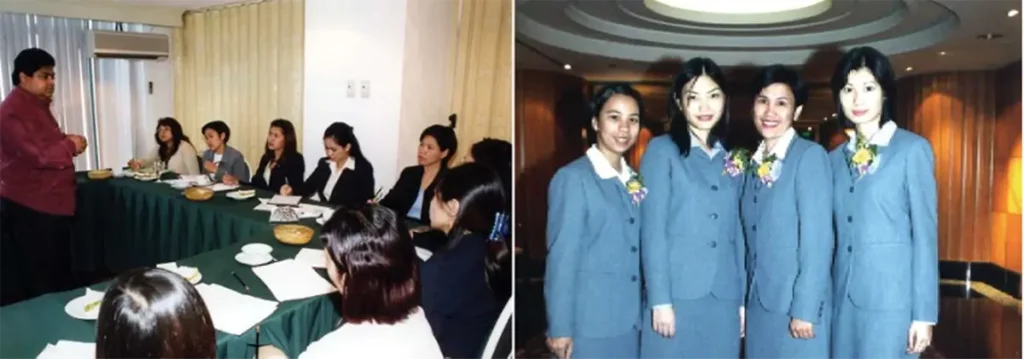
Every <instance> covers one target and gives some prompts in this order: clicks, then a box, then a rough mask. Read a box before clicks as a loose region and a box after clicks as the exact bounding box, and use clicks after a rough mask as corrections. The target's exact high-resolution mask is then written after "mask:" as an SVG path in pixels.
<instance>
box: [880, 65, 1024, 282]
mask: <svg viewBox="0 0 1024 359" xmlns="http://www.w3.org/2000/svg"><path fill="white" fill-rule="evenodd" d="M1011 67H1013V68H1016V72H1015V73H1014V72H1013V71H1009V72H1008V70H1005V69H1004V70H1001V71H974V72H956V73H945V74H929V75H921V76H914V77H910V78H904V79H902V80H900V83H899V89H898V94H899V97H898V99H897V101H898V102H897V110H898V115H897V121H900V122H903V123H901V125H903V126H905V127H906V128H908V129H909V130H911V131H913V132H915V133H917V134H920V135H921V136H923V137H925V138H927V139H928V140H929V142H931V144H932V148H933V150H934V151H935V160H936V163H935V165H936V181H937V185H938V192H939V257H940V258H941V259H943V260H955V261H980V262H993V263H996V264H999V265H1000V266H1002V267H1004V268H1008V269H1013V270H1015V271H1018V272H1020V238H1021V237H1020V206H1019V204H1020V192H1019V188H1020V183H1019V182H1020V178H1021V177H1020V167H1019V163H1020V139H1021V127H1020V118H1021V117H1020V100H1021V98H1020V85H1021V82H1020V81H1021V78H1020V63H1017V64H1015V65H1011ZM1015 146H1016V147H1015ZM1014 163H1016V167H1014ZM1014 181H1016V182H1014ZM1014 188H1016V189H1017V190H1016V192H1014ZM1012 248H1015V250H1014V249H1012ZM1011 252H1013V253H1011Z"/></svg>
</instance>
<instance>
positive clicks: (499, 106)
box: [452, 0, 512, 159]
mask: <svg viewBox="0 0 1024 359" xmlns="http://www.w3.org/2000/svg"><path fill="white" fill-rule="evenodd" d="M457 11H458V19H459V26H458V35H457V40H456V44H457V45H456V49H455V70H454V79H453V81H454V88H453V96H452V112H453V113H456V114H458V121H459V122H458V123H457V124H456V128H455V129H456V133H457V134H458V137H459V153H458V154H457V155H456V156H457V157H455V158H459V159H461V158H463V157H464V155H465V153H466V152H468V151H469V148H470V146H471V145H472V144H473V143H476V142H477V141H480V140H482V139H484V138H485V137H490V138H497V139H502V140H506V141H510V142H511V140H512V125H511V124H512V92H511V91H512V89H511V86H512V82H511V79H512V0H488V1H467V0H463V1H460V4H459V6H458V7H457Z"/></svg>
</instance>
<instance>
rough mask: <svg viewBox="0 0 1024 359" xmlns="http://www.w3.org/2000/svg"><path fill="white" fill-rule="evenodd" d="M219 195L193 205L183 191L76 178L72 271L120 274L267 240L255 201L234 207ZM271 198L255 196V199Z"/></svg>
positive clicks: (264, 215) (265, 220)
mask: <svg viewBox="0 0 1024 359" xmlns="http://www.w3.org/2000/svg"><path fill="white" fill-rule="evenodd" d="M227 193H228V192H218V193H217V194H216V195H214V197H213V198H212V199H210V200H208V201H203V202H193V201H189V200H188V199H186V198H185V197H184V196H183V195H182V194H181V190H178V189H174V188H172V187H171V186H169V185H167V184H163V183H156V182H141V181H137V180H134V179H109V180H100V181H94V180H89V179H88V178H87V177H86V175H85V174H84V173H80V174H79V176H78V190H77V196H78V201H77V203H78V209H77V211H76V215H75V219H74V225H73V227H72V233H73V234H72V241H71V243H72V244H71V251H72V253H73V255H72V263H71V265H72V268H73V269H75V270H76V271H79V272H96V271H107V272H110V273H118V272H122V271H124V270H126V269H129V268H134V267H138V266H145V265H153V264H156V263H162V262H167V261H173V260H177V259H181V258H187V257H190V256H193V255H196V254H199V253H203V252H206V251H210V250H216V249H219V248H223V247H225V246H228V245H231V244H234V243H236V242H237V241H239V240H240V239H243V238H254V237H264V236H271V235H272V232H273V226H272V225H271V224H270V223H269V218H270V213H269V212H264V211H253V207H255V206H256V205H258V204H259V201H258V200H257V199H256V198H251V199H248V200H243V201H237V200H233V199H230V198H227V197H226V196H225V194H227ZM271 196H272V194H271V193H270V192H266V191H262V190H258V191H257V197H262V198H269V197H271Z"/></svg>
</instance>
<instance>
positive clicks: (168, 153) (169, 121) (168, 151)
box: [128, 117, 200, 175]
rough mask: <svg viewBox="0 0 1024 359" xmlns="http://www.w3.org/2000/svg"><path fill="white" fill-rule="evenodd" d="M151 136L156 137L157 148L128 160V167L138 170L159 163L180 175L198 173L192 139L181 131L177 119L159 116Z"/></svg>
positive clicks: (197, 161)
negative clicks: (154, 132) (142, 155)
mask: <svg viewBox="0 0 1024 359" xmlns="http://www.w3.org/2000/svg"><path fill="white" fill-rule="evenodd" d="M153 137H154V138H155V139H156V144H157V148H156V149H154V150H153V151H152V152H150V153H149V154H147V155H146V156H144V157H142V158H137V159H132V160H130V161H128V167H131V169H132V170H138V169H140V168H144V167H150V166H153V165H154V164H157V163H159V164H161V167H163V168H164V169H166V170H169V171H171V172H174V173H177V174H180V175H197V174H199V173H200V171H199V157H198V156H196V148H195V147H192V141H190V140H189V139H188V136H185V133H184V132H182V130H181V124H180V123H178V120H175V119H173V118H170V117H164V118H161V119H160V121H157V123H156V134H154V135H153ZM182 143H184V145H182Z"/></svg>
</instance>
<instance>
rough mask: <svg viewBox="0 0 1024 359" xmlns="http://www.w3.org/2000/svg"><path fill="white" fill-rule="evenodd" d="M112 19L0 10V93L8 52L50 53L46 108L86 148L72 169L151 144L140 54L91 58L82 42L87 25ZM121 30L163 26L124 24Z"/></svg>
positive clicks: (121, 158) (117, 163)
mask: <svg viewBox="0 0 1024 359" xmlns="http://www.w3.org/2000/svg"><path fill="white" fill-rule="evenodd" d="M115 29H116V24H115V23H112V22H104V21H93V20H83V19H70V18H59V17H50V16H40V15H31V14H18V13H0V33H2V34H3V38H4V41H3V43H2V44H0V74H2V79H0V99H2V98H3V97H6V96H7V95H8V94H9V93H10V92H11V91H12V90H13V89H14V85H13V83H12V79H11V74H12V73H13V72H14V58H15V57H17V56H18V53H19V52H21V51H22V50H24V49H27V48H32V47H38V48H41V49H43V50H46V51H47V52H49V53H50V55H52V56H53V57H54V59H56V62H57V66H56V67H55V69H54V70H55V72H56V74H57V76H56V90H55V92H54V98H53V104H52V106H51V111H52V112H53V114H54V117H55V118H56V119H57V122H58V124H59V125H60V127H61V129H62V130H63V131H64V132H65V133H73V134H80V135H83V136H85V137H86V138H87V139H88V141H89V149H88V150H87V151H86V152H85V153H84V154H82V155H80V156H78V157H76V158H75V168H76V170H79V171H82V170H91V169H97V168H114V167H121V166H124V164H126V163H127V162H128V160H129V159H130V158H132V157H133V156H135V155H137V154H141V153H142V152H143V151H145V150H146V149H149V148H152V147H154V146H155V141H154V140H153V131H154V129H155V126H156V120H157V119H156V118H148V117H147V116H146V113H147V111H146V108H147V96H146V94H147V92H146V86H145V82H146V78H147V68H148V67H149V66H147V65H146V64H144V63H143V61H141V60H122V59H93V58H92V54H91V53H90V52H89V49H88V45H87V38H88V34H89V32H90V31H92V30H115ZM122 30H124V31H135V32H151V31H164V32H166V31H168V30H166V29H161V28H154V27H151V26H146V25H139V24H124V25H123V26H122Z"/></svg>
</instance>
